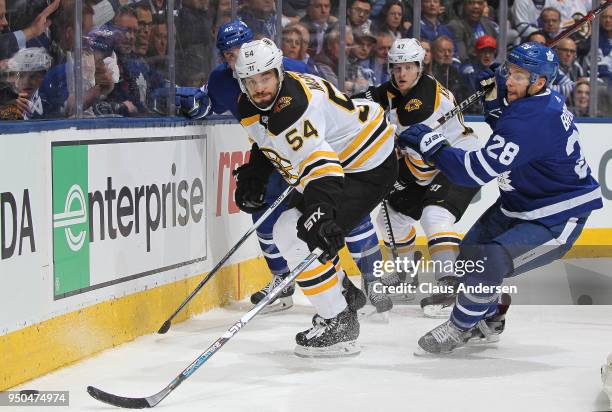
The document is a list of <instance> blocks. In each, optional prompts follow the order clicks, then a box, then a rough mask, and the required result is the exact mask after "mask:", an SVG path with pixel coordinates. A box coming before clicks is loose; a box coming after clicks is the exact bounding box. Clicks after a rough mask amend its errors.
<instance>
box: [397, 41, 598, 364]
mask: <svg viewBox="0 0 612 412" xmlns="http://www.w3.org/2000/svg"><path fill="white" fill-rule="evenodd" d="M558 67H559V61H558V59H557V56H556V55H555V54H554V52H553V51H552V50H551V49H550V48H548V47H546V46H544V45H541V44H538V43H535V42H528V43H525V44H522V45H520V46H517V47H515V48H514V49H512V51H511V52H510V53H509V54H508V58H507V61H506V62H505V63H504V65H503V66H502V67H501V68H500V69H499V70H498V71H497V74H496V75H494V74H493V72H490V75H489V77H485V78H483V79H482V81H481V85H482V86H483V91H484V92H485V98H484V102H483V103H484V107H485V120H486V121H487V122H488V123H489V125H490V126H491V128H492V129H493V134H492V135H491V137H490V138H489V140H488V142H487V143H486V145H485V146H484V147H483V148H482V149H479V150H473V151H469V150H463V149H460V148H457V147H451V146H450V145H449V144H448V143H447V139H446V137H445V135H444V134H442V133H440V132H438V131H435V132H432V130H431V129H430V128H429V127H427V126H425V125H415V126H413V127H411V128H409V129H408V130H406V131H404V132H402V133H401V134H400V138H399V143H400V145H402V146H403V147H410V148H412V149H413V150H417V151H419V152H420V153H421V154H422V156H423V158H424V159H425V161H426V162H433V163H435V165H436V166H437V167H438V168H439V169H440V170H441V171H442V173H444V174H445V175H446V176H447V177H448V178H449V179H450V180H451V181H453V182H456V183H459V184H463V185H471V186H475V187H477V186H481V185H484V184H485V183H486V182H488V181H490V180H492V179H494V178H497V181H498V185H499V189H500V197H499V198H498V200H497V202H495V204H493V205H492V206H491V207H490V208H489V209H488V210H487V211H486V212H485V213H484V214H483V215H482V216H481V217H480V218H479V219H478V221H477V222H476V223H475V224H474V226H473V227H472V228H471V229H470V230H469V231H468V233H467V234H466V235H465V237H464V239H463V241H462V243H461V247H460V256H459V259H458V262H462V263H464V265H463V267H464V268H465V269H467V266H466V265H467V264H468V263H469V262H472V263H471V265H476V266H472V268H473V270H470V271H467V270H466V274H465V275H464V276H463V278H462V283H461V285H460V287H458V288H457V290H458V291H459V293H458V295H457V301H456V303H455V307H454V308H453V311H452V314H451V317H450V319H449V320H448V321H446V322H445V323H443V324H442V325H440V326H438V327H437V328H435V329H433V330H431V331H430V332H428V333H427V334H425V335H424V336H423V337H422V338H421V339H420V340H419V342H418V344H419V346H420V347H421V348H422V349H423V350H424V351H427V352H431V353H448V352H452V351H453V350H455V349H456V348H458V347H461V346H463V345H464V344H465V343H466V342H467V341H469V340H470V339H471V338H473V337H475V336H476V337H484V338H489V337H490V338H493V337H495V335H498V334H499V333H501V331H502V330H503V328H504V325H505V320H504V319H503V318H504V316H503V314H499V313H498V299H499V297H500V295H499V286H500V285H501V284H502V282H503V280H504V278H505V277H510V276H516V275H518V274H521V273H524V272H527V271H529V270H532V269H535V268H538V267H541V266H543V265H546V264H548V263H550V262H552V261H554V260H556V259H559V258H561V257H562V256H563V255H564V254H565V253H566V252H567V251H568V250H569V249H570V248H571V247H572V245H573V244H574V242H575V241H576V239H577V238H578V236H579V235H580V233H581V231H582V229H583V227H584V225H585V223H586V220H587V218H588V216H589V215H590V213H591V211H593V210H594V209H599V208H601V207H602V206H603V204H602V199H601V190H600V187H599V184H598V183H597V181H596V180H595V179H594V178H593V176H592V175H591V169H590V168H589V165H588V163H587V161H586V159H585V157H584V154H583V153H582V149H581V147H580V139H579V133H578V129H577V128H576V125H575V124H574V120H573V118H574V116H573V115H572V114H571V113H570V112H569V111H568V110H567V107H566V106H565V104H564V101H565V99H564V98H563V97H562V96H560V95H559V94H558V93H557V92H554V91H551V90H550V88H549V87H550V84H551V83H552V81H553V80H554V78H555V76H556V74H557V70H558ZM476 268H478V269H476Z"/></svg>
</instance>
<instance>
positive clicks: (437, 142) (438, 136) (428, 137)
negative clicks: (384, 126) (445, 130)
mask: <svg viewBox="0 0 612 412" xmlns="http://www.w3.org/2000/svg"><path fill="white" fill-rule="evenodd" d="M398 144H399V146H400V148H401V149H406V148H410V149H412V150H414V151H415V152H417V153H419V154H420V155H421V156H422V157H423V160H425V162H427V163H428V164H430V165H433V161H432V156H433V155H434V154H435V153H436V152H437V151H438V150H440V149H442V148H443V147H444V146H448V141H447V140H446V137H444V135H443V134H442V133H439V132H434V131H432V129H431V127H428V126H426V125H424V124H420V123H419V124H415V125H412V126H410V127H409V128H408V129H406V130H404V131H403V132H402V133H401V134H400V135H399V139H398Z"/></svg>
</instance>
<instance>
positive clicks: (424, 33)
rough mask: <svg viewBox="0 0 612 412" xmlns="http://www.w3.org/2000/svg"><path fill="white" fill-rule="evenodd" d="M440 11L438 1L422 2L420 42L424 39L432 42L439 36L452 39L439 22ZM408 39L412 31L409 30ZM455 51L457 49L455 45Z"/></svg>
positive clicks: (451, 34)
mask: <svg viewBox="0 0 612 412" xmlns="http://www.w3.org/2000/svg"><path fill="white" fill-rule="evenodd" d="M441 10H442V6H441V5H440V0H423V1H422V2H421V40H422V39H426V40H429V41H430V42H432V41H434V40H435V39H436V38H438V37H439V36H447V37H450V38H451V39H454V35H453V33H452V32H451V31H450V29H449V28H448V27H447V26H445V25H444V24H442V22H441V21H440V15H441V14H442V11H441ZM408 37H413V36H412V29H411V30H409V32H408ZM455 49H457V47H456V45H455Z"/></svg>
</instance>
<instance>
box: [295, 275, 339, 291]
mask: <svg viewBox="0 0 612 412" xmlns="http://www.w3.org/2000/svg"><path fill="white" fill-rule="evenodd" d="M337 284H338V275H337V274H334V276H332V277H330V278H329V279H328V280H327V281H325V282H324V283H322V284H320V285H317V286H315V287H313V288H308V289H306V288H302V293H303V294H304V295H306V296H312V295H318V294H319V293H322V292H325V291H326V290H328V289H331V288H332V287H334V286H335V285H337Z"/></svg>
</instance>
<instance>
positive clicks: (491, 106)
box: [478, 63, 506, 119]
mask: <svg viewBox="0 0 612 412" xmlns="http://www.w3.org/2000/svg"><path fill="white" fill-rule="evenodd" d="M498 68H499V64H498V63H493V64H492V65H491V67H490V68H488V69H485V70H483V71H482V72H481V73H480V75H479V76H478V83H479V84H480V90H482V91H483V92H484V96H483V98H482V105H483V107H484V115H485V117H491V118H493V119H499V116H500V115H501V112H502V109H503V99H504V97H506V79H505V78H504V77H503V76H502V75H501V74H500V73H499V70H498Z"/></svg>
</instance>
